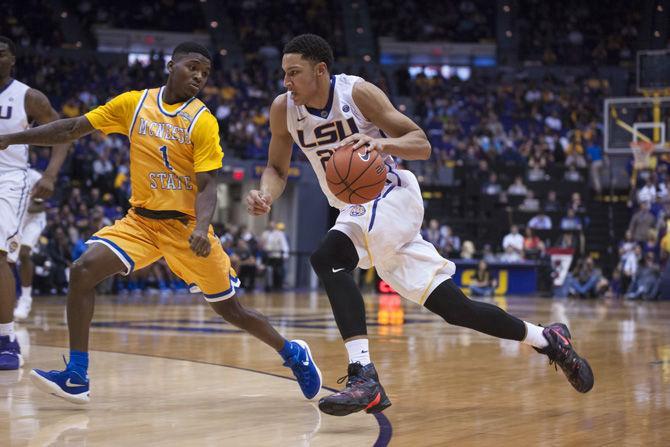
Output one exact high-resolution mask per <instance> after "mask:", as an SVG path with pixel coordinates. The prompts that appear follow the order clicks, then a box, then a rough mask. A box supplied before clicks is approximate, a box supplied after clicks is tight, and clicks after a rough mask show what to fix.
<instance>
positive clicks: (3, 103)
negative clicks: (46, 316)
mask: <svg viewBox="0 0 670 447" xmlns="http://www.w3.org/2000/svg"><path fill="white" fill-rule="evenodd" d="M15 62H16V47H15V46H14V43H13V42H12V41H11V40H10V39H8V38H6V37H2V36H0V135H4V134H7V133H13V132H19V131H22V130H25V129H27V128H28V127H30V125H31V123H33V122H35V123H37V124H44V123H48V122H51V121H54V120H56V119H58V114H57V113H56V111H55V110H54V109H53V108H52V107H51V104H50V103H49V100H48V99H47V97H46V96H44V94H43V93H42V92H40V91H39V90H35V89H33V88H30V87H28V86H27V85H25V84H23V83H21V82H19V81H17V80H15V79H12V77H11V75H12V69H13V67H14V64H15ZM67 148H68V146H67V145H62V146H54V151H53V154H52V157H51V159H50V160H49V166H48V167H47V169H46V171H45V173H44V176H43V177H42V178H41V179H40V180H38V181H37V182H36V184H35V186H34V187H33V189H32V192H31V189H30V182H29V178H28V146H26V145H13V146H9V147H7V148H5V147H0V216H2V218H1V219H0V369H18V368H19V367H20V366H21V364H22V362H23V359H22V358H21V349H20V347H19V344H18V342H17V341H16V336H15V334H14V321H13V310H14V303H15V301H16V288H15V287H16V285H15V283H14V274H13V273H12V271H11V269H10V267H9V264H8V258H7V256H8V253H12V252H14V251H17V252H18V249H19V242H18V240H17V238H16V236H17V235H18V234H19V230H20V225H21V220H22V218H23V215H24V213H25V211H26V208H27V207H28V203H29V202H30V198H31V195H32V197H33V198H37V199H45V198H48V197H50V196H51V194H52V193H53V190H54V183H55V181H56V176H57V175H58V170H59V169H60V167H61V165H62V164H63V161H64V160H65V157H66V156H67Z"/></svg>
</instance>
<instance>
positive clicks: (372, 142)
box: [335, 133, 383, 153]
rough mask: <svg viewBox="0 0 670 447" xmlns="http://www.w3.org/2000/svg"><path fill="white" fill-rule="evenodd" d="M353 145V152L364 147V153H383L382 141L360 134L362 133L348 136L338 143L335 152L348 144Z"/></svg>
mask: <svg viewBox="0 0 670 447" xmlns="http://www.w3.org/2000/svg"><path fill="white" fill-rule="evenodd" d="M352 143H353V145H354V150H356V149H358V148H360V147H362V146H366V147H365V152H368V153H369V152H372V151H379V152H383V147H382V144H383V143H382V140H381V139H378V138H372V137H370V136H368V135H365V134H362V133H355V134H353V135H349V136H348V137H347V138H345V139H344V140H342V141H340V144H338V145H337V147H336V148H335V150H337V149H339V148H341V147H344V146H346V145H348V144H352Z"/></svg>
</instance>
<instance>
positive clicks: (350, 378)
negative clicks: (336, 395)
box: [337, 372, 365, 387]
mask: <svg viewBox="0 0 670 447" xmlns="http://www.w3.org/2000/svg"><path fill="white" fill-rule="evenodd" d="M347 379H348V380H347ZM355 379H356V380H355ZM345 380H346V381H347V387H350V386H351V385H353V384H354V383H356V382H365V379H363V378H362V377H361V376H359V375H357V374H353V375H349V373H348V372H347V374H346V375H344V376H342V377H340V378H339V379H337V383H338V384H342V383H343V382H344V381H345Z"/></svg>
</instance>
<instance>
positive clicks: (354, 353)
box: [344, 338, 371, 366]
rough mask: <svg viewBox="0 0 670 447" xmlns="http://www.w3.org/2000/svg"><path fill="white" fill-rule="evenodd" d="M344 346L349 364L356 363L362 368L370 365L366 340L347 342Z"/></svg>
mask: <svg viewBox="0 0 670 447" xmlns="http://www.w3.org/2000/svg"><path fill="white" fill-rule="evenodd" d="M344 346H346V348H347V352H348V353H349V363H356V362H358V363H360V364H361V365H363V366H365V365H368V364H370V363H371V361H370V350H369V349H368V339H367V338H360V339H358V340H351V341H348V342H346V343H345V344H344Z"/></svg>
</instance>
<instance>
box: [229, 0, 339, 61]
mask: <svg viewBox="0 0 670 447" xmlns="http://www.w3.org/2000/svg"><path fill="white" fill-rule="evenodd" d="M227 12H228V13H229V14H230V17H231V21H232V22H233V23H234V24H235V26H236V28H237V32H238V33H239V42H240V44H241V45H242V49H243V50H244V51H245V52H246V53H255V52H259V53H261V54H264V55H266V56H269V57H274V58H278V57H279V56H280V55H281V51H282V49H283V47H284V45H286V43H288V41H289V40H290V39H291V38H292V37H293V36H296V35H298V34H301V33H316V34H319V35H320V36H322V37H323V38H325V39H326V40H328V42H330V43H331V46H332V47H333V52H334V54H335V57H336V58H337V57H338V56H340V55H343V50H344V48H345V39H344V30H343V25H342V4H341V3H340V2H332V1H326V0H319V1H313V0H291V1H288V2H277V1H272V0H245V1H241V2H229V3H228V5H227Z"/></svg>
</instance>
